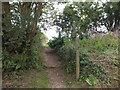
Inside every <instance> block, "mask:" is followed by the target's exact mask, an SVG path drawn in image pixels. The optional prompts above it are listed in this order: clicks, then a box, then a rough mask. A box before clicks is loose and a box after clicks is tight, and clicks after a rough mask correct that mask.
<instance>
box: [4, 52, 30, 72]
mask: <svg viewBox="0 0 120 90" xmlns="http://www.w3.org/2000/svg"><path fill="white" fill-rule="evenodd" d="M2 60H3V71H16V70H20V69H21V70H23V69H25V68H28V65H27V61H28V56H27V55H26V54H10V53H8V52H6V51H3V58H2Z"/></svg>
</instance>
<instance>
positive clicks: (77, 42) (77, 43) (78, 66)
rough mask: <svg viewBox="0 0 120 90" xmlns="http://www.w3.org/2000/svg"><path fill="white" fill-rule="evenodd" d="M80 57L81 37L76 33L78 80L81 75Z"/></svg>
mask: <svg viewBox="0 0 120 90" xmlns="http://www.w3.org/2000/svg"><path fill="white" fill-rule="evenodd" d="M79 62H80V58H79V37H78V35H77V34H76V81H78V79H79V76H80V63H79Z"/></svg>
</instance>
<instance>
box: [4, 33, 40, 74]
mask: <svg viewBox="0 0 120 90" xmlns="http://www.w3.org/2000/svg"><path fill="white" fill-rule="evenodd" d="M40 41H41V33H40V32H37V34H36V36H35V37H34V39H33V42H32V43H31V47H30V50H29V52H28V51H27V52H25V51H24V52H23V53H9V52H8V51H5V50H4V51H3V57H2V61H3V71H5V72H7V71H8V72H9V71H11V72H12V71H19V70H25V69H29V68H35V69H41V68H42V63H41V61H40V60H41V52H40V51H41V49H42V45H41V42H40Z"/></svg>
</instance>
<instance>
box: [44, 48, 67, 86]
mask: <svg viewBox="0 0 120 90" xmlns="http://www.w3.org/2000/svg"><path fill="white" fill-rule="evenodd" d="M44 55H45V60H46V61H45V66H46V69H45V71H46V72H47V74H48V78H49V88H66V85H65V79H66V77H65V75H64V72H63V70H62V63H61V61H60V60H59V57H58V56H57V55H56V53H55V52H54V50H52V49H50V48H45V49H44Z"/></svg>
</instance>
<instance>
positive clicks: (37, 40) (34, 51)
mask: <svg viewBox="0 0 120 90" xmlns="http://www.w3.org/2000/svg"><path fill="white" fill-rule="evenodd" d="M41 36H42V33H41V32H38V33H37V34H36V36H35V37H34V39H33V42H32V46H31V56H30V60H31V64H32V66H33V67H34V68H36V69H38V70H40V69H41V68H42V66H43V65H42V63H41V61H40V60H41V56H42V55H41V51H42V47H43V46H42V44H41Z"/></svg>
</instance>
